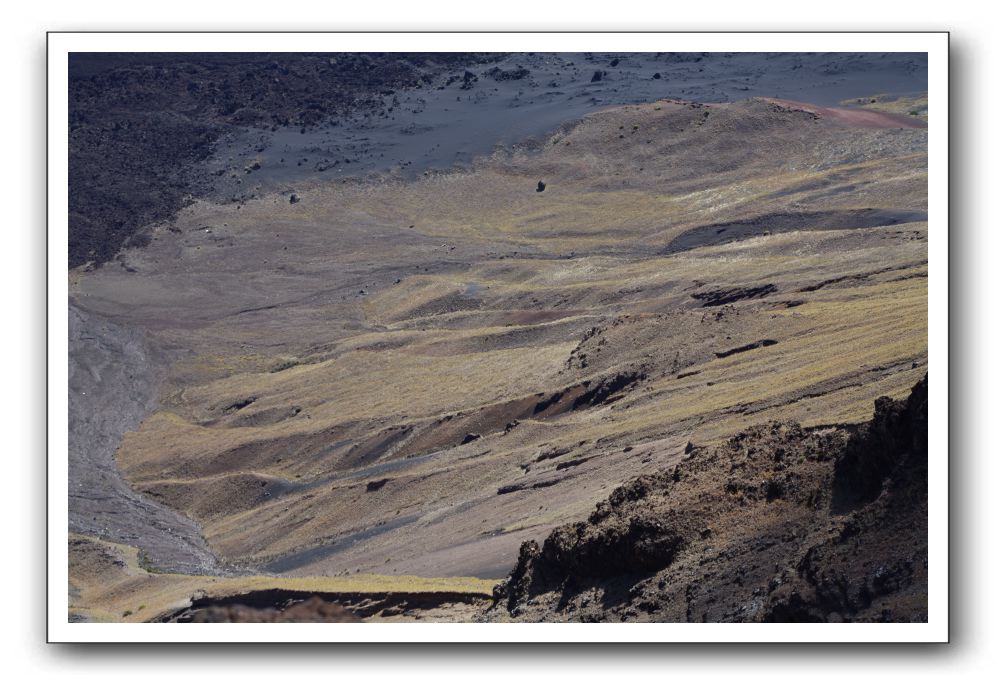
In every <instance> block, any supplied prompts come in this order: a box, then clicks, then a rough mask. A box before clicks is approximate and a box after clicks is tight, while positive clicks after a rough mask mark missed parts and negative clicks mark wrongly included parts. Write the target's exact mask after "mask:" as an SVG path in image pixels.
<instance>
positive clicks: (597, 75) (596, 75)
mask: <svg viewBox="0 0 996 675" xmlns="http://www.w3.org/2000/svg"><path fill="white" fill-rule="evenodd" d="M604 74H605V73H603V72H602V71H601V70H596V71H595V72H594V74H593V75H592V76H591V81H592V82H601V81H602V76H603V75H604Z"/></svg>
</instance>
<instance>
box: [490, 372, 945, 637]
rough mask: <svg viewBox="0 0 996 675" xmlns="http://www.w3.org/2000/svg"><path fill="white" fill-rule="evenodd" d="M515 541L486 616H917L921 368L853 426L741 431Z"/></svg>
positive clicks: (922, 577) (921, 556) (923, 541)
mask: <svg viewBox="0 0 996 675" xmlns="http://www.w3.org/2000/svg"><path fill="white" fill-rule="evenodd" d="M685 455H686V456H685V459H684V460H683V461H682V462H681V463H679V464H678V465H677V467H675V468H674V469H669V470H665V471H658V472H656V473H652V474H647V475H643V476H640V477H638V478H636V479H635V480H633V481H631V482H629V483H627V484H626V485H623V486H622V487H620V488H618V489H616V490H615V491H614V492H613V493H612V495H611V496H610V498H609V499H608V500H607V501H604V502H601V503H599V504H598V506H597V507H596V508H595V510H594V512H593V513H592V514H591V515H590V516H589V517H588V520H587V521H584V522H579V523H573V524H570V525H564V526H561V527H559V528H557V529H555V530H554V531H553V532H552V533H551V534H550V536H549V537H548V538H547V539H546V541H544V542H543V544H542V546H541V545H539V544H538V543H536V542H535V541H528V542H526V543H524V544H523V545H522V548H521V551H520V554H519V560H518V564H517V565H516V567H515V569H514V571H513V572H512V574H511V576H510V577H509V578H508V579H506V580H505V581H504V582H502V583H501V584H499V585H498V586H497V587H496V588H495V604H494V606H493V607H492V608H491V609H490V610H488V611H487V612H485V614H484V616H483V617H482V618H483V619H484V620H492V621H494V620H510V619H511V620H527V621H565V620H566V621H613V620H614V621H620V620H621V621H625V620H645V621H780V622H785V621H904V622H905V621H925V620H926V618H927V594H926V589H927V378H926V376H924V378H923V379H922V380H921V381H920V382H919V383H918V384H917V385H916V386H915V387H914V388H913V391H912V393H911V395H910V397H909V398H908V399H907V400H906V401H894V400H892V399H889V398H885V397H883V398H879V399H878V400H877V401H876V402H875V416H874V418H873V419H872V420H871V421H870V422H867V423H865V424H861V425H858V426H856V427H854V428H851V429H845V428H833V429H822V430H806V429H802V428H801V427H799V426H798V425H797V424H781V423H777V422H772V423H769V424H764V425H758V426H753V427H751V428H749V429H747V430H746V431H744V432H742V433H739V434H737V435H736V436H734V437H732V438H730V439H729V440H728V441H727V442H726V443H725V444H723V445H721V446H720V447H715V448H709V449H706V448H697V447H695V446H693V445H691V444H690V445H689V446H688V447H687V448H686V451H685Z"/></svg>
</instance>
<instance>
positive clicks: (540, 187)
mask: <svg viewBox="0 0 996 675" xmlns="http://www.w3.org/2000/svg"><path fill="white" fill-rule="evenodd" d="M545 189H546V183H544V182H543V181H540V182H538V183H537V184H536V192H543V190H545Z"/></svg>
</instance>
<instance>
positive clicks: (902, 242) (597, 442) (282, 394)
mask: <svg viewBox="0 0 996 675" xmlns="http://www.w3.org/2000/svg"><path fill="white" fill-rule="evenodd" d="M868 115H871V116H872V121H873V122H874V123H869V117H868ZM875 115H877V113H875V112H873V111H868V112H866V113H865V115H863V116H861V118H860V119H857V120H855V119H852V118H848V117H847V116H828V115H825V114H824V115H821V114H820V111H819V110H817V111H816V112H812V111H811V110H806V109H800V108H799V107H797V106H795V105H794V104H790V103H786V102H779V103H773V102H770V101H761V100H749V101H744V102H740V103H732V104H723V105H714V106H703V105H699V104H685V103H679V102H666V101H662V102H659V103H656V104H648V105H640V106H630V107H623V108H616V109H611V110H607V111H603V112H599V113H595V114H592V115H590V116H588V117H586V118H584V120H582V121H581V122H580V123H578V124H575V125H570V126H569V127H567V128H565V129H563V130H562V131H561V132H559V133H557V134H555V135H554V136H552V137H551V138H549V139H548V140H547V141H546V142H545V143H544V144H543V145H542V147H541V148H533V149H528V150H527V149H525V148H523V149H519V150H515V151H511V152H508V153H500V154H496V155H495V156H493V157H491V158H488V159H485V160H480V161H478V162H477V163H475V164H474V166H473V167H471V168H469V169H467V170H461V171H454V172H448V173H429V174H427V175H424V176H423V177H422V178H420V179H419V180H416V181H411V182H405V181H401V180H386V179H385V180H383V181H377V180H367V181H352V180H344V181H334V182H328V181H326V182H316V183H314V184H313V185H312V186H311V187H310V188H307V189H300V187H299V188H298V189H297V190H296V191H295V194H296V195H297V197H298V198H299V201H297V202H296V203H292V202H291V200H290V199H289V194H283V195H273V196H271V197H266V198H263V199H259V200H254V201H250V202H247V203H245V204H241V205H239V204H232V205H217V204H210V203H205V202H197V203H195V204H194V205H192V206H191V207H189V208H187V209H185V210H184V211H182V212H181V213H180V216H179V218H178V220H177V222H176V223H175V225H173V226H170V227H163V228H161V229H159V230H158V231H157V232H156V233H155V238H154V240H153V241H152V243H151V244H150V245H149V246H148V247H147V248H144V249H137V250H129V251H127V252H126V253H125V254H124V255H123V256H122V258H121V260H120V261H119V262H118V263H116V264H108V265H107V266H105V267H104V268H102V269H100V270H97V271H92V272H77V273H74V274H73V275H72V277H71V295H72V297H73V299H74V301H75V302H76V303H78V304H79V305H80V306H81V307H83V308H85V309H87V310H88V311H91V312H95V313H98V314H102V315H106V316H108V317H110V318H111V319H112V320H114V321H117V322H121V323H124V324H128V325H131V326H134V327H136V328H139V329H144V330H145V331H147V332H148V337H149V340H150V341H152V342H154V343H156V344H159V345H162V346H167V347H169V348H170V349H172V350H174V353H177V354H181V355H182V356H181V357H180V358H179V359H178V360H177V361H176V362H175V363H174V364H173V365H172V367H171V370H170V372H169V374H168V376H167V381H166V384H165V386H164V393H163V396H162V400H161V402H160V408H159V409H158V411H156V412H155V413H154V414H153V415H151V416H150V417H149V418H148V419H146V420H145V421H144V423H143V424H142V425H141V427H140V428H139V429H138V431H137V432H135V433H132V434H129V435H128V436H126V438H125V440H124V443H123V445H122V446H121V448H120V450H119V452H118V454H117V460H118V462H119V465H120V467H121V468H122V470H123V472H124V474H125V476H126V477H127V479H128V480H129V481H130V483H131V484H132V486H133V487H134V488H135V489H136V490H139V491H141V492H143V493H145V494H146V495H148V496H150V497H152V498H154V499H156V500H159V501H161V502H163V503H165V504H167V505H169V506H170V507H173V508H175V509H176V510H178V511H181V512H182V513H184V514H186V515H188V516H189V517H191V518H192V519H193V520H194V521H196V522H197V523H198V524H199V525H200V526H201V527H202V529H203V533H204V536H205V539H206V541H207V543H208V545H209V546H210V547H211V549H212V551H213V552H214V553H215V554H216V555H217V556H218V557H219V558H220V559H221V560H222V561H226V562H229V563H235V564H238V565H240V566H247V567H250V568H256V569H258V570H260V571H262V572H268V573H271V574H286V575H293V576H303V575H341V574H344V573H346V572H349V573H354V574H355V573H356V572H362V573H373V574H414V575H420V576H432V577H436V576H440V575H456V576H473V577H480V578H497V577H502V576H504V575H505V574H506V573H507V572H508V570H509V569H511V568H512V566H513V565H514V563H515V559H516V554H517V552H518V550H519V545H520V543H521V542H522V541H523V540H526V539H538V540H541V539H542V538H544V537H545V536H546V535H547V534H548V533H549V532H550V531H551V530H552V529H553V528H554V527H556V526H558V525H560V524H562V523H564V522H570V521H573V520H577V519H579V518H583V517H584V516H585V515H586V514H588V513H589V512H590V511H591V509H592V508H593V507H594V506H595V504H596V503H597V502H598V501H600V500H602V499H605V498H606V497H607V496H608V495H609V493H610V492H611V491H612V490H613V489H614V488H615V487H617V486H618V485H620V484H621V483H623V482H625V481H626V480H628V479H629V478H631V477H632V476H634V475H638V474H640V473H646V472H648V471H650V470H653V469H665V468H669V467H672V466H673V465H675V464H676V463H677V462H678V461H679V459H680V458H681V457H682V456H683V453H684V449H685V447H686V444H687V443H688V442H689V441H692V442H693V443H694V444H702V445H705V444H710V443H714V442H716V441H718V440H720V439H724V438H726V437H728V436H730V435H732V434H734V433H736V432H738V431H740V430H742V429H744V428H746V427H749V426H751V425H755V424H761V423H764V422H767V421H769V420H772V419H778V420H786V421H796V422H798V423H800V424H802V425H804V426H813V425H822V424H836V423H845V422H859V421H862V420H865V419H868V418H869V417H870V416H871V413H872V410H873V401H874V400H875V399H876V398H877V397H879V396H882V395H889V396H893V397H899V396H902V395H905V393H906V392H908V391H909V389H910V388H911V387H912V385H913V384H914V382H916V381H917V380H918V379H920V377H922V374H923V372H925V368H926V364H927V342H926V318H927V294H926V283H927V279H926V276H927V223H926V219H927V217H926V211H927V204H926V171H927V168H926V134H927V131H926V129H925V128H898V126H899V125H897V124H891V123H890V119H891V118H890V117H889V116H888V115H883V116H881V117H875ZM902 126H904V127H908V126H909V125H908V124H904V125H902ZM538 181H543V182H544V183H545V185H546V188H545V190H544V191H542V192H538V191H537V189H536V188H537V183H538Z"/></svg>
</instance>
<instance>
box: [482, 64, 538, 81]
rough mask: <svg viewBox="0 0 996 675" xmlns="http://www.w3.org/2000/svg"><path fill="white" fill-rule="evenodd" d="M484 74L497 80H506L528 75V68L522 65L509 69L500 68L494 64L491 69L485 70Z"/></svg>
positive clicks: (518, 78)
mask: <svg viewBox="0 0 996 675" xmlns="http://www.w3.org/2000/svg"><path fill="white" fill-rule="evenodd" d="M485 75H487V76H488V77H490V78H491V79H493V80H495V81H497V82H506V81H509V80H521V79H522V78H524V77H526V76H527V75H529V70H528V69H526V68H523V67H522V66H516V67H515V68H513V69H511V70H502V69H501V68H499V67H498V66H495V67H494V68H492V69H491V70H488V71H486V72H485Z"/></svg>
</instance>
